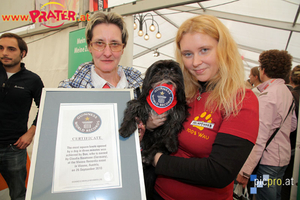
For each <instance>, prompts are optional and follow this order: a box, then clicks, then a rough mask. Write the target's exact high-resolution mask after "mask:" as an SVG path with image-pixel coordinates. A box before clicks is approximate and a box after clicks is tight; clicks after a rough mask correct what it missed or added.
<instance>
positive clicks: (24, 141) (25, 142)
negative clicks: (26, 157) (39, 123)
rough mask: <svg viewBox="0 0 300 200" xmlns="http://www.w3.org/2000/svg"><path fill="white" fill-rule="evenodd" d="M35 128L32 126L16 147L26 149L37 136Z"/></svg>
mask: <svg viewBox="0 0 300 200" xmlns="http://www.w3.org/2000/svg"><path fill="white" fill-rule="evenodd" d="M35 128H36V127H35V126H34V125H32V126H31V127H30V128H29V129H28V131H27V132H26V133H24V135H22V136H21V137H20V138H19V139H18V141H17V142H16V143H14V145H16V147H17V148H19V149H26V148H27V147H28V146H29V145H30V144H31V142H32V139H33V136H34V134H35Z"/></svg>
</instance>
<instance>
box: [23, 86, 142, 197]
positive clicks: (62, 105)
mask: <svg viewBox="0 0 300 200" xmlns="http://www.w3.org/2000/svg"><path fill="white" fill-rule="evenodd" d="M132 98H133V90H130V89H126V90H124V89H123V90H115V89H109V90H108V89H65V88H55V89H47V88H46V89H44V90H43V94H42V100H41V105H40V110H39V117H38V123H37V129H36V135H35V140H34V146H33V153H32V162H31V168H30V173H29V181H28V189H27V194H26V199H28V200H48V199H49V200H50V199H51V200H52V199H56V200H60V199H62V200H68V199H70V200H71V199H72V200H77V199H78V200H82V199H95V200H96V199H99V200H104V199H105V200H107V199H137V200H138V199H146V197H145V188H144V179H143V170H142V162H141V154H140V146H139V139H138V133H137V132H135V134H133V135H132V136H131V137H129V138H123V137H121V136H119V131H118V130H119V127H120V124H121V122H122V119H123V114H124V113H123V112H124V110H125V108H126V103H127V101H129V100H131V99H132Z"/></svg>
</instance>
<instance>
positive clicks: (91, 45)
mask: <svg viewBox="0 0 300 200" xmlns="http://www.w3.org/2000/svg"><path fill="white" fill-rule="evenodd" d="M85 36H86V42H87V46H88V49H89V51H90V53H91V54H92V57H93V61H91V62H87V63H83V64H82V65H80V66H79V67H78V69H77V71H76V72H75V74H74V75H73V76H72V77H71V78H70V79H66V80H64V81H62V82H60V84H59V86H58V87H63V88H120V89H121V88H134V89H135V97H137V95H138V94H139V87H140V86H141V85H142V81H143V80H142V77H141V72H139V71H138V70H136V69H133V68H132V67H130V68H129V67H122V66H119V61H120V59H121V56H122V54H123V51H124V48H125V47H126V44H127V40H128V32H127V29H126V24H125V22H124V20H123V18H122V16H120V15H118V14H116V13H113V12H111V13H108V14H105V13H103V12H97V13H94V15H93V16H92V17H91V19H90V21H89V22H88V24H87V26H86V32H85Z"/></svg>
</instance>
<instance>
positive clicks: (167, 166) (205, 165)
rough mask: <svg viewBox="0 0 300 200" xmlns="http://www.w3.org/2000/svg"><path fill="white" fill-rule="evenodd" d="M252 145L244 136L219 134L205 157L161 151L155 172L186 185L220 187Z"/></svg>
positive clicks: (232, 173) (231, 177) (224, 184)
mask: <svg viewBox="0 0 300 200" xmlns="http://www.w3.org/2000/svg"><path fill="white" fill-rule="evenodd" d="M253 146H254V144H253V143H252V142H250V141H248V140H246V139H243V138H240V137H237V136H233V135H230V134H225V133H218V134H217V136H216V139H215V141H214V144H213V147H212V151H211V154H210V155H209V157H208V158H181V157H176V156H169V155H164V154H163V155H162V156H161V157H160V159H159V160H158V163H157V165H156V169H155V172H156V173H157V174H159V175H165V176H169V177H172V178H174V179H176V180H179V181H182V182H185V183H188V184H194V185H201V186H207V187H216V188H223V187H225V186H227V185H228V184H230V183H231V182H232V181H233V180H234V179H235V178H236V176H237V174H238V173H239V171H240V169H241V168H242V166H243V164H244V162H245V161H246V159H247V157H248V155H249V154H250V152H251V150H252V148H253Z"/></svg>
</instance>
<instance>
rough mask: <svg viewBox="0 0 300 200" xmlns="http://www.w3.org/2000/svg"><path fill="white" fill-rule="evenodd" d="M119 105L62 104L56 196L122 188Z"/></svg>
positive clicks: (59, 125) (59, 118)
mask: <svg viewBox="0 0 300 200" xmlns="http://www.w3.org/2000/svg"><path fill="white" fill-rule="evenodd" d="M117 115H118V114H117V104H115V103H93V104H90V103H80V104H77V103H65V104H64V103H62V104H60V111H59V117H58V128H57V129H58V130H57V139H56V149H55V161H54V173H53V183H52V192H53V193H58V192H72V191H83V190H99V189H109V188H120V187H122V179H121V177H122V176H121V162H120V146H119V131H118V116H117Z"/></svg>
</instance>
